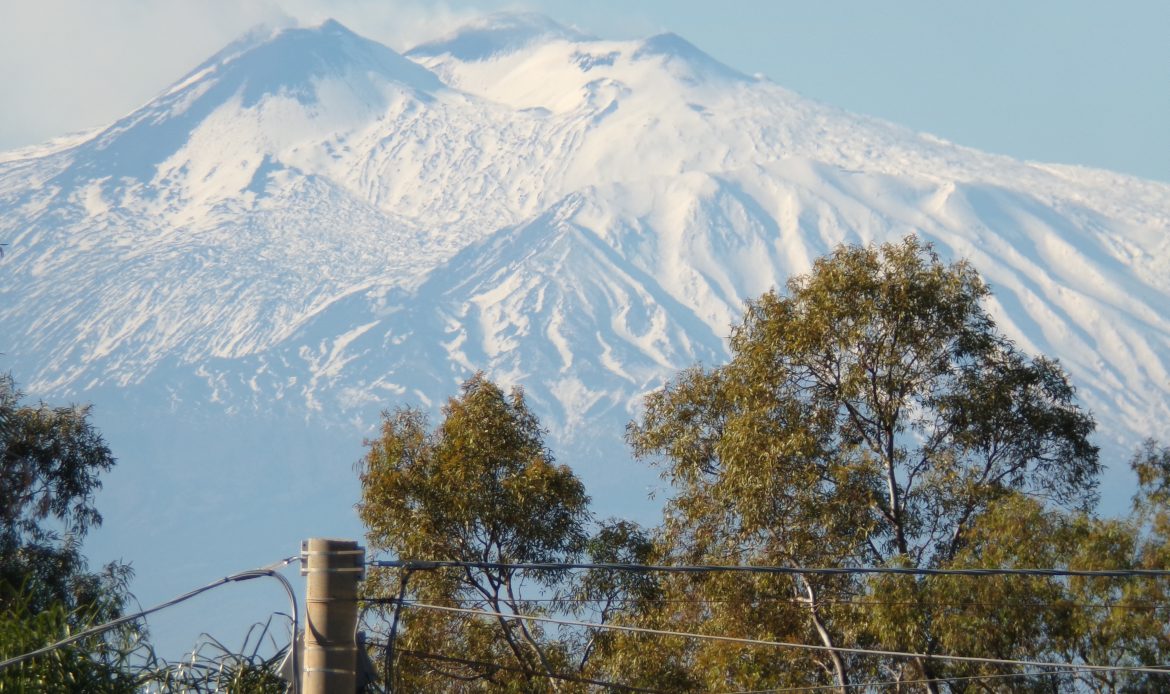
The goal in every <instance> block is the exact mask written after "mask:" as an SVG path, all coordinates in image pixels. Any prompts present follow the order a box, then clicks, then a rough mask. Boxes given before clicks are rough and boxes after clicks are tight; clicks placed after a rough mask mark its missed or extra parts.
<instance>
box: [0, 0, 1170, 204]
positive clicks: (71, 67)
mask: <svg viewBox="0 0 1170 694" xmlns="http://www.w3.org/2000/svg"><path fill="white" fill-rule="evenodd" d="M499 9H529V10H536V11H540V12H544V13H545V14H547V15H549V16H550V17H552V18H553V19H556V20H558V21H561V22H563V23H568V24H573V25H575V26H577V27H579V28H581V29H585V30H587V31H590V32H591V33H594V34H597V35H600V36H604V37H609V38H634V37H640V36H647V35H650V34H653V33H657V32H660V31H674V32H676V33H678V34H681V35H682V36H684V37H686V38H687V39H688V40H690V41H691V42H692V43H695V44H696V45H698V46H699V47H700V48H702V49H703V50H705V51H706V52H707V53H710V54H711V55H713V56H714V57H716V58H718V59H719V60H722V61H723V62H725V63H728V64H729V65H731V66H733V67H735V68H737V69H739V70H741V71H744V72H748V73H763V74H765V75H767V76H768V77H770V78H771V79H772V80H774V81H775V82H778V83H780V84H782V85H784V86H786V87H789V88H791V89H794V90H796V91H798V92H801V93H802V94H804V95H806V96H810V97H813V98H816V99H819V100H821V101H823V102H826V103H829V104H833V105H835V106H839V107H841V108H844V109H847V110H850V111H854V112H858V113H865V114H870V115H874V116H879V117H882V118H885V119H888V120H892V121H894V122H897V123H900V124H902V125H905V126H908V127H911V128H914V129H916V130H922V131H927V132H931V133H934V134H936V135H939V136H941V137H945V138H947V139H950V140H953V141H955V142H959V143H961V144H965V145H969V146H972V147H977V148H979V149H984V150H988V151H992V152H998V153H1003V154H1009V155H1012V156H1015V157H1018V158H1022V159H1032V160H1041V161H1054V162H1061V163H1069V164H1082V165H1087V166H1095V167H1102V168H1108V169H1113V170H1117V171H1122V172H1126V173H1131V174H1134V175H1138V176H1142V177H1146V178H1156V179H1159V180H1163V181H1170V40H1168V39H1167V28H1168V27H1170V3H1166V2H1164V1H1160V0H1115V1H1114V2H1111V3H1102V2H1089V1H1087V0H1060V1H1055V0H1028V1H1027V2H1019V1H1018V0H1015V1H1010V2H1009V1H1004V0H982V1H981V2H978V3H959V2H937V0H936V1H934V2H927V1H925V0H899V1H896V2H887V3H875V2H869V1H863V0H851V1H844V0H821V1H820V2H808V1H807V0H805V1H803V2H790V1H788V0H771V1H768V2H761V1H741V2H735V1H733V0H728V1H726V2H720V3H717V2H709V1H703V2H700V1H699V0H652V1H642V2H635V1H632V0H625V1H620V0H591V1H590V2H588V3H582V2H579V1H572V0H530V1H528V2H523V3H517V2H489V1H478V2H473V1H466V0H450V1H449V2H447V3H445V4H441V5H436V4H435V3H424V2H417V1H414V0H412V1H404V0H333V1H332V2H324V1H322V0H203V1H201V2H199V3H189V2H179V1H178V0H106V1H104V2H102V3H90V2H85V1H84V0H42V1H41V2H36V3H33V2H25V1H22V0H0V99H2V103H3V106H4V107H3V108H2V109H0V148H10V147H16V146H20V145H24V144H31V143H35V142H40V141H43V140H45V139H48V138H49V137H53V136H55V135H59V134H63V133H65V132H68V131H72V130H79V129H83V128H87V127H92V126H96V125H102V124H105V123H108V122H110V121H112V120H113V119H115V118H117V117H118V116H120V115H122V114H124V113H126V112H128V111H129V110H131V109H133V108H134V107H135V106H137V105H139V104H140V103H142V102H144V101H145V100H147V99H149V98H150V97H151V96H152V95H154V94H155V93H157V92H158V91H159V90H161V89H162V88H163V87H165V86H166V85H167V84H168V83H169V82H170V81H172V80H174V79H177V78H178V77H179V76H181V75H182V74H183V73H184V72H185V71H186V70H187V69H189V68H190V67H192V66H193V65H195V64H197V63H198V62H200V61H201V60H202V59H203V58H205V57H207V56H208V55H210V54H211V53H213V52H214V51H215V50H217V49H218V48H220V47H221V46H222V45H223V44H225V43H227V42H228V41H229V40H231V39H232V38H234V37H235V36H236V35H238V34H239V33H241V32H243V31H244V30H246V29H247V28H248V27H250V26H253V25H255V24H258V23H268V22H288V21H304V22H318V21H320V20H322V19H324V18H326V17H328V16H335V17H337V18H338V19H339V20H341V21H342V22H344V23H346V24H347V25H349V26H350V27H351V28H352V29H354V30H355V31H357V32H358V33H361V34H364V35H366V36H370V37H371V38H376V39H379V40H382V41H384V42H386V43H388V44H390V45H391V46H393V47H394V48H397V49H400V50H401V49H404V48H407V47H409V46H410V45H413V44H414V43H416V42H419V41H421V40H424V39H426V38H431V37H433V36H435V35H437V34H440V33H442V32H444V31H445V30H448V29H450V28H452V27H453V26H455V25H456V24H458V23H459V22H460V21H462V20H463V19H466V18H467V17H469V16H471V15H474V14H477V13H482V12H488V11H494V10H499Z"/></svg>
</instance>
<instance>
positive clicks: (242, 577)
mask: <svg viewBox="0 0 1170 694" xmlns="http://www.w3.org/2000/svg"><path fill="white" fill-rule="evenodd" d="M298 558H299V557H296V556H293V557H288V558H286V559H282V560H280V561H278V562H275V563H273V564H269V565H268V566H264V567H261V568H258V569H249V570H247V571H241V572H239V573H235V574H232V575H230V576H225V577H223V578H221V579H219V580H217V581H213V582H211V583H208V584H207V585H205V586H203V587H201V588H196V589H195V590H192V591H189V592H187V593H183V594H182V595H179V596H177V597H174V598H171V599H170V600H167V601H166V602H162V603H159V604H157V605H155V606H153V607H149V608H147V609H145V610H139V611H138V612H135V613H134V614H129V615H126V616H125V617H119V618H118V619H114V620H111V621H109V622H106V623H105V624H99V625H98V626H95V627H90V628H88V629H85V630H83V631H79V632H78V633H76V634H74V635H73V636H70V637H68V638H64V639H61V640H60V641H57V642H55V643H51V644H49V645H48V646H45V647H43V648H38V649H37V650H35V651H30V652H28V653H24V654H22V655H18V656H15V657H13V658H8V659H7V660H3V661H0V671H3V670H6V669H7V668H10V667H12V666H14V665H19V664H20V663H23V662H25V661H27V660H32V659H33V658H36V657H38V656H41V655H44V654H46V653H50V652H52V651H55V650H57V649H58V648H62V647H64V646H68V645H69V644H71V643H76V642H78V641H81V640H82V639H87V638H89V637H91V636H97V635H98V634H103V633H105V632H107V631H109V630H111V629H113V628H115V627H118V626H121V625H122V624H126V623H128V622H133V621H135V620H138V619H141V618H142V617H145V616H147V615H149V614H153V613H155V612H159V611H161V610H165V609H166V608H168V607H173V606H175V605H178V604H179V603H181V602H185V601H187V600H190V599H191V598H193V597H195V596H196V595H200V594H202V593H206V592H207V591H209V590H212V589H214V588H218V587H220V586H222V585H226V584H228V583H239V582H242V581H248V580H251V579H253V578H261V577H263V576H272V577H274V578H277V579H279V580H280V582H281V583H282V584H283V585H284V589H285V591H286V592H287V593H288V596H289V600H290V601H291V603H292V614H293V641H292V643H291V645H290V646H289V648H290V649H291V650H292V653H293V655H292V658H293V668H294V669H293V671H294V672H296V671H297V670H296V668H297V666H298V663H297V656H296V632H297V631H298V630H299V629H300V619H299V616H298V612H297V601H296V594H295V593H293V589H292V584H290V583H289V582H288V579H287V578H285V577H284V576H281V575H280V574H279V573H277V570H278V569H281V568H284V567H285V566H288V565H289V564H291V563H292V562H294V561H296V560H297V559H298ZM294 679H296V678H295V677H294ZM299 689H300V686H299V683H297V682H294V683H293V692H294V694H295V693H296V692H298V691H299Z"/></svg>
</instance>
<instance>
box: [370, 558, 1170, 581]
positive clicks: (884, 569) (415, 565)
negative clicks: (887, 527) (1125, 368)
mask: <svg viewBox="0 0 1170 694" xmlns="http://www.w3.org/2000/svg"><path fill="white" fill-rule="evenodd" d="M366 566H375V567H383V568H392V569H409V570H411V571H429V570H436V569H449V568H455V569H502V570H508V569H511V570H515V571H585V570H598V571H632V572H642V573H647V572H656V573H689V574H705V573H729V572H738V573H756V574H783V575H820V576H841V575H855V574H895V575H906V576H1051V577H1084V578H1136V577H1147V578H1148V577H1170V569H1099V570H1098V569H976V568H972V569H918V568H909V567H907V568H901V567H891V566H868V567H867V566H849V567H804V566H751V565H724V566H720V565H661V564H605V563H587V562H548V563H540V562H515V563H513V562H492V561H455V560H440V561H425V560H417V559H376V560H372V561H367V562H366Z"/></svg>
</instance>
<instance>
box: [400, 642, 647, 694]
mask: <svg viewBox="0 0 1170 694" xmlns="http://www.w3.org/2000/svg"><path fill="white" fill-rule="evenodd" d="M397 652H398V654H399V655H404V656H407V657H410V658H416V659H419V660H435V661H438V662H443V663H451V664H454V665H466V666H468V667H481V668H487V669H490V670H492V671H495V670H505V671H507V672H517V673H520V674H522V675H528V676H532V677H547V678H549V679H554V680H561V681H564V682H575V683H577V684H592V685H596V686H598V687H605V688H606V689H610V690H617V691H622V692H646V693H648V694H666V693H665V692H664V691H662V690H661V689H649V688H646V687H636V686H634V685H629V684H619V683H617V682H608V681H606V680H598V679H593V678H591V677H582V676H579V675H567V674H564V673H557V672H541V671H539V670H530V669H529V668H525V667H518V666H516V665H505V664H503V663H490V662H487V661H484V660H472V659H470V658H459V657H456V656H453V655H440V654H438V653H427V652H425V651H415V650H411V649H409V648H399V649H398V651H397Z"/></svg>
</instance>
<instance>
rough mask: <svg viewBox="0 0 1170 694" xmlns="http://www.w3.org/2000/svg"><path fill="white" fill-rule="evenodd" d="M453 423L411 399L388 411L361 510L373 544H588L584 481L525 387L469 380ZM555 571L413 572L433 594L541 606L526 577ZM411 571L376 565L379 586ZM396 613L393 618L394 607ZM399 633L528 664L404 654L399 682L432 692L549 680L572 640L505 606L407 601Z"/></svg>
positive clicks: (369, 462) (437, 547)
mask: <svg viewBox="0 0 1170 694" xmlns="http://www.w3.org/2000/svg"><path fill="white" fill-rule="evenodd" d="M443 415H444V419H443V422H442V423H441V424H440V425H439V426H438V428H436V429H435V430H434V431H429V430H428V422H427V418H426V416H425V415H424V414H423V413H421V412H419V411H417V410H410V409H400V410H397V411H395V412H391V413H387V414H386V415H385V416H384V420H383V426H382V436H381V437H380V438H378V439H376V440H374V441H371V442H369V443H368V445H369V452H368V453H367V454H366V457H365V458H364V460H363V461H362V463H361V482H362V501H361V503H360V504H359V506H358V512H359V515H360V516H361V518H362V520H363V522H364V523H365V524H366V527H367V539H368V541H369V543H370V546H371V548H372V549H378V550H387V551H390V552H392V553H393V554H395V555H397V556H401V557H406V558H410V559H423V560H425V559H456V560H463V561H477V562H502V563H507V562H558V561H566V560H570V559H572V558H574V557H576V556H577V555H578V553H579V552H580V551H581V550H582V549H584V547H585V544H586V539H587V535H586V531H585V525H586V523H587V522H588V519H589V516H588V511H587V504H588V500H589V499H588V497H587V496H586V494H585V489H584V486H583V485H582V484H581V482H580V481H579V480H577V478H576V477H575V476H574V475H573V473H572V472H571V471H570V470H569V469H568V468H567V467H565V466H561V465H556V464H555V463H554V461H553V457H552V454H551V452H550V451H549V450H548V448H547V447H546V446H545V444H544V440H543V432H542V430H541V428H540V424H539V422H538V421H537V419H536V417H535V416H534V415H533V414H532V413H531V411H530V410H529V409H528V406H527V404H526V403H525V401H524V397H523V394H522V393H521V392H520V391H519V390H514V391H512V393H511V394H510V395H505V394H504V393H503V392H502V391H501V390H500V389H499V387H497V386H496V385H495V384H493V383H492V382H490V381H489V380H487V379H486V378H485V377H484V376H483V375H482V374H481V375H477V376H475V377H474V378H472V379H471V380H470V381H468V382H467V383H465V384H464V386H463V389H462V394H461V396H460V397H459V398H452V399H451V400H449V401H448V403H447V405H446V407H444V408H443ZM561 578H562V577H561V576H560V575H559V574H558V573H554V572H518V571H515V570H513V569H508V568H495V569H469V570H450V571H435V572H422V573H417V574H414V575H412V576H410V577H409V584H408V586H409V595H410V596H412V597H414V598H416V599H418V600H420V601H422V602H425V603H431V604H440V605H448V606H459V607H473V608H476V609H480V608H483V609H488V610H490V611H492V612H499V613H504V614H513V613H523V614H541V613H543V612H545V611H546V607H545V606H544V604H543V603H538V602H533V601H531V600H526V599H525V598H524V596H523V594H522V588H523V586H524V584H525V582H530V583H535V584H538V585H543V586H544V589H545V590H546V591H552V590H555V588H556V587H557V583H558V581H560V580H561ZM406 580H408V579H407V578H406V577H405V576H391V575H388V574H386V573H381V574H377V573H376V574H375V575H373V576H371V578H370V580H369V581H368V585H367V591H370V590H374V591H376V592H377V591H380V592H381V593H382V594H384V595H387V596H394V595H397V594H398V592H399V581H406ZM389 621H393V619H392V618H391V619H390V620H389ZM399 629H400V630H401V632H402V633H401V634H400V635H399V636H398V637H397V644H398V645H399V646H400V647H401V648H403V649H406V650H410V651H418V652H427V653H432V654H439V655H458V656H460V657H463V658H467V659H472V660H481V661H486V662H493V663H504V664H508V665H510V666H511V667H513V668H517V669H520V670H523V671H525V672H520V673H518V672H515V671H503V670H499V671H492V670H487V671H483V670H474V669H468V668H463V669H458V668H455V666H452V667H453V668H455V669H454V670H452V671H444V670H442V669H441V668H439V667H437V666H435V665H434V664H433V663H429V662H427V661H424V660H418V659H411V660H407V659H402V660H401V661H400V666H399V667H398V668H396V669H395V672H394V676H395V681H396V684H397V686H398V687H399V688H401V689H403V690H406V691H425V690H432V689H435V688H441V687H442V686H443V684H442V683H444V682H446V683H450V682H451V676H454V677H456V678H461V679H467V680H470V681H479V682H480V683H481V684H480V686H481V687H482V688H487V689H491V690H493V691H539V690H541V688H542V687H544V686H546V685H547V681H546V680H545V679H544V678H540V677H537V678H535V679H534V677H533V675H531V674H527V673H542V672H543V673H550V672H563V671H565V670H566V669H567V668H568V665H567V651H566V648H565V646H564V644H563V643H562V642H560V641H558V640H557V639H556V638H554V637H553V636H552V635H549V634H547V633H545V631H544V630H542V629H540V628H539V627H537V626H535V625H533V624H531V623H526V622H523V621H520V620H515V619H508V618H504V617H501V618H499V619H496V620H494V621H492V622H484V621H480V620H475V619H469V618H466V617H464V616H459V615H450V614H443V613H436V612H428V611H422V610H406V611H405V612H404V613H403V614H402V615H401V622H400V623H399Z"/></svg>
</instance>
